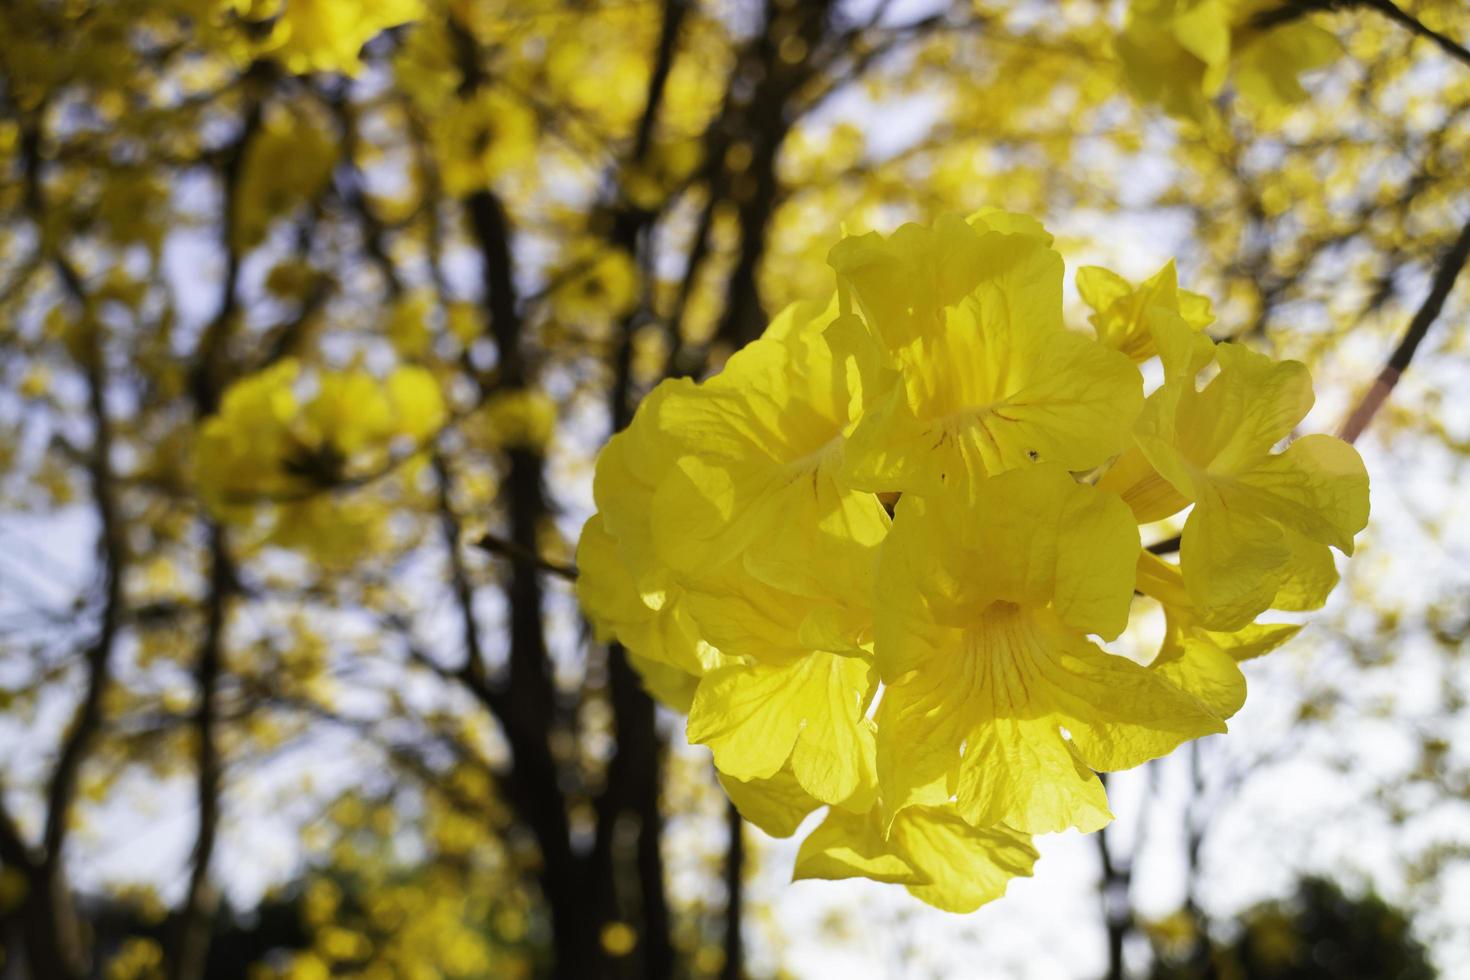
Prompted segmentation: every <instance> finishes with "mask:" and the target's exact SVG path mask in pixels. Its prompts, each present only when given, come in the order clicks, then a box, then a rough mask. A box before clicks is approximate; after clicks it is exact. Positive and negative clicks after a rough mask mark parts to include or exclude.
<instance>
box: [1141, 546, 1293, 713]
mask: <svg viewBox="0 0 1470 980" xmlns="http://www.w3.org/2000/svg"><path fill="white" fill-rule="evenodd" d="M1138 591H1139V592H1141V593H1142V594H1144V595H1146V596H1148V597H1150V598H1152V599H1155V600H1157V601H1158V602H1159V604H1160V605H1161V606H1162V607H1163V609H1164V640H1163V643H1162V645H1161V646H1160V647H1159V651H1158V653H1157V655H1156V656H1155V657H1154V659H1153V662H1152V663H1151V664H1149V668H1150V669H1151V670H1154V671H1157V672H1158V673H1160V674H1162V675H1163V676H1165V677H1167V678H1168V679H1169V681H1170V682H1171V683H1173V684H1174V685H1175V686H1176V687H1178V688H1179V689H1180V690H1182V691H1184V692H1185V693H1186V694H1189V695H1191V696H1192V697H1194V698H1195V699H1197V700H1198V701H1199V702H1200V703H1201V704H1202V705H1204V706H1205V708H1207V709H1208V710H1209V711H1210V713H1211V714H1213V715H1215V716H1216V717H1217V718H1220V719H1221V720H1224V719H1227V718H1229V717H1231V716H1232V715H1234V714H1235V712H1237V711H1239V710H1240V706H1241V705H1242V704H1244V703H1245V675H1244V674H1242V673H1241V672H1240V666H1239V664H1240V663H1241V662H1242V661H1246V660H1251V659H1253V658H1255V657H1260V656H1263V655H1265V654H1267V653H1269V652H1271V651H1272V650H1274V649H1276V648H1277V647H1279V646H1280V645H1281V644H1283V643H1285V642H1286V641H1287V640H1289V639H1291V638H1292V637H1293V636H1295V635H1296V634H1297V633H1298V632H1300V631H1301V624H1299V623H1250V624H1249V625H1247V626H1244V627H1242V628H1241V629H1239V630H1236V631H1234V632H1220V631H1216V630H1210V629H1206V628H1205V627H1203V626H1201V625H1200V622H1199V616H1198V614H1197V613H1196V612H1195V609H1194V604H1193V603H1192V602H1191V600H1190V598H1189V593H1188V591H1187V590H1186V589H1185V588H1184V577H1183V575H1181V574H1180V571H1179V568H1178V566H1177V565H1171V564H1169V563H1168V562H1166V561H1164V560H1163V559H1162V558H1159V557H1158V556H1157V555H1153V554H1150V553H1149V552H1147V551H1143V552H1140V553H1139V556H1138Z"/></svg>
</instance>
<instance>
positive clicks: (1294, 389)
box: [1136, 344, 1368, 630]
mask: <svg viewBox="0 0 1470 980" xmlns="http://www.w3.org/2000/svg"><path fill="white" fill-rule="evenodd" d="M1215 356H1216V359H1217V360H1218V362H1219V365H1220V373H1219V374H1218V375H1217V376H1216V377H1215V378H1214V380H1212V381H1211V382H1210V383H1209V385H1208V386H1206V387H1205V388H1204V390H1203V391H1200V390H1196V388H1195V384H1194V375H1193V372H1192V371H1191V370H1190V369H1189V368H1190V367H1191V366H1194V365H1196V364H1198V361H1197V360H1190V361H1187V362H1185V364H1184V365H1183V366H1182V367H1181V366H1180V365H1179V364H1178V362H1176V363H1175V366H1174V367H1173V368H1171V369H1170V370H1171V373H1172V374H1173V377H1172V378H1171V379H1170V380H1169V381H1168V382H1166V384H1165V385H1164V387H1163V388H1161V389H1159V390H1158V391H1157V392H1155V393H1154V394H1153V395H1151V396H1150V398H1149V404H1148V405H1147V407H1146V408H1145V410H1144V413H1143V415H1142V417H1141V418H1140V419H1139V424H1138V429H1137V433H1136V438H1137V442H1138V447H1139V449H1140V450H1141V451H1142V454H1143V455H1144V456H1145V457H1146V458H1147V460H1148V462H1149V464H1151V465H1152V467H1153V468H1154V469H1155V470H1156V471H1157V472H1158V474H1159V475H1160V476H1162V477H1163V479H1164V480H1166V481H1167V482H1168V483H1169V484H1170V485H1171V486H1172V487H1173V489H1174V490H1175V491H1177V492H1178V494H1179V495H1180V497H1181V498H1183V499H1184V500H1186V501H1189V502H1192V503H1193V504H1194V509H1193V510H1192V511H1191V512H1190V514H1189V517H1188V519H1187V520H1186V521H1185V524H1184V536H1183V541H1182V544H1181V547H1180V562H1181V566H1182V568H1183V570H1184V582H1185V585H1186V586H1187V588H1188V590H1189V595H1190V598H1191V600H1192V601H1193V603H1194V606H1195V608H1196V610H1197V611H1198V614H1199V617H1200V621H1201V622H1202V623H1203V624H1204V625H1206V626H1207V627H1208V628H1210V629H1214V630H1233V629H1237V628H1239V627H1242V626H1244V625H1246V624H1247V623H1249V622H1250V621H1251V620H1252V619H1254V618H1255V617H1256V616H1257V615H1258V614H1259V613H1261V612H1262V611H1263V610H1265V609H1267V608H1269V607H1270V606H1271V604H1272V602H1273V600H1274V599H1275V598H1276V596H1277V593H1278V592H1279V591H1280V590H1281V589H1282V588H1283V587H1284V586H1285V585H1286V583H1287V582H1288V581H1289V580H1290V579H1291V578H1292V577H1293V575H1294V574H1297V573H1296V571H1294V570H1295V569H1298V568H1299V567H1300V566H1301V565H1303V564H1306V565H1308V566H1312V567H1318V568H1320V567H1321V565H1322V564H1323V563H1324V562H1330V556H1328V554H1327V546H1328V545H1331V546H1333V547H1335V548H1337V549H1338V550H1339V551H1342V552H1343V553H1344V554H1352V550H1353V536H1354V535H1355V534H1357V532H1358V531H1361V530H1362V529H1363V527H1364V526H1365V525H1366V524H1367V522H1368V474H1367V472H1366V471H1365V470H1364V469H1363V461H1362V460H1361V459H1360V458H1359V456H1358V454H1357V452H1355V451H1354V450H1353V448H1352V447H1351V446H1349V445H1348V444H1347V443H1345V442H1343V441H1341V440H1340V439H1334V438H1332V437H1331V436H1325V435H1309V436H1303V437H1302V438H1300V439H1297V440H1296V441H1294V442H1292V443H1291V445H1290V446H1288V447H1287V448H1286V450H1285V451H1284V452H1281V453H1273V452H1272V451H1271V450H1272V449H1273V447H1275V445H1276V444H1277V443H1279V442H1281V441H1282V440H1283V439H1285V438H1286V437H1287V436H1288V435H1289V434H1290V432H1291V430H1292V428H1293V427H1294V426H1295V425H1296V424H1297V423H1298V422H1300V421H1301V420H1302V418H1303V417H1304V416H1305V415H1306V414H1307V411H1308V410H1309V409H1310V408H1311V406H1312V383H1311V378H1310V377H1309V375H1308V374H1307V369H1306V368H1305V367H1304V366H1303V365H1302V364H1300V363H1298V362H1296V361H1283V362H1274V361H1272V360H1270V359H1269V358H1267V357H1265V356H1264V355H1261V354H1257V353H1255V352H1253V351H1250V350H1247V349H1246V348H1244V347H1240V346H1238V345H1235V344H1222V345H1220V346H1218V347H1217V348H1215Z"/></svg>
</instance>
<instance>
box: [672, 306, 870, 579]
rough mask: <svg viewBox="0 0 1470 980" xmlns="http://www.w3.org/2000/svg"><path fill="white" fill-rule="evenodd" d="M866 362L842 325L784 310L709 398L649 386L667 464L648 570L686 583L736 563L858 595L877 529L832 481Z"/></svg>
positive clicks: (856, 339)
mask: <svg viewBox="0 0 1470 980" xmlns="http://www.w3.org/2000/svg"><path fill="white" fill-rule="evenodd" d="M876 356H877V351H876V350H875V349H874V348H872V346H871V338H870V337H869V335H868V334H867V332H866V331H865V330H864V329H863V328H862V325H861V324H860V323H859V322H858V321H856V320H855V319H854V318H852V317H838V318H835V319H833V318H831V317H830V316H828V315H826V313H825V312H823V311H822V310H821V309H820V308H819V307H811V306H797V307H793V308H791V309H789V310H787V311H786V312H785V313H783V314H782V315H781V316H780V317H778V318H777V319H776V320H775V321H774V322H773V323H772V325H771V327H770V328H769V329H768V330H767V332H766V333H765V335H763V336H762V337H761V338H760V339H759V340H757V341H755V342H754V343H752V344H750V345H749V346H748V347H746V348H745V349H744V350H742V351H740V352H739V353H737V354H736V355H735V356H733V357H732V358H730V361H729V362H728V363H727V364H726V365H725V368H724V370H723V371H721V372H720V374H719V375H717V376H716V377H715V378H714V379H713V380H712V381H710V382H709V383H708V384H706V385H703V386H695V385H693V384H689V383H684V384H679V383H669V382H666V383H665V385H664V386H661V387H667V388H668V391H667V393H666V395H665V397H664V399H663V401H662V402H661V404H660V408H659V413H658V416H657V418H658V427H659V432H660V435H661V437H662V438H663V440H665V443H666V449H665V450H664V451H666V452H671V453H674V454H676V457H677V458H676V461H675V463H674V466H673V468H672V470H671V471H670V472H669V474H668V475H667V476H666V477H665V478H664V479H663V481H662V482H661V483H660V484H659V486H658V488H657V490H656V491H655V492H654V495H653V499H652V501H651V504H650V506H651V507H652V508H653V510H654V512H656V513H657V514H658V520H657V521H656V522H655V523H654V525H653V538H654V544H655V547H656V549H657V552H658V555H659V558H660V559H661V560H662V561H663V562H665V563H666V564H667V565H668V566H669V567H671V568H673V569H675V570H678V571H679V572H681V573H683V574H686V575H694V574H698V573H701V572H707V571H708V570H710V569H712V568H718V567H720V566H722V565H724V564H726V563H727V562H730V561H732V560H734V559H736V558H737V556H738V557H739V560H740V562H741V564H742V566H743V568H744V569H745V571H746V572H748V573H749V574H751V575H753V576H755V577H756V578H758V579H760V580H762V581H764V582H766V583H767V584H769V585H771V586H774V587H777V588H780V589H783V590H786V591H789V592H793V593H797V594H802V595H811V596H825V595H830V594H833V593H834V592H836V593H838V594H849V595H860V594H863V589H864V588H865V587H866V583H867V582H868V581H870V579H869V578H868V576H869V575H870V569H871V566H872V562H873V559H874V555H875V553H876V549H877V546H878V544H879V543H880V542H881V541H882V539H883V536H884V535H885V534H886V533H887V530H888V515H887V514H886V513H885V512H884V510H883V507H882V505H881V504H880V503H879V502H878V499H877V498H876V497H875V496H873V495H872V494H870V493H863V492H861V491H856V490H851V489H849V488H848V487H847V486H846V485H845V484H844V483H843V482H842V481H841V480H839V472H840V470H841V465H842V458H843V446H844V440H845V437H846V434H847V432H848V430H849V429H850V427H851V425H852V424H853V422H854V421H855V420H856V419H857V418H858V417H859V415H860V414H861V413H862V411H863V409H864V407H865V404H866V402H867V400H868V399H869V398H871V397H872V393H873V388H874V387H875V386H876V385H881V384H882V383H883V380H884V379H883V376H882V374H881V372H880V371H879V370H878V368H877V361H876Z"/></svg>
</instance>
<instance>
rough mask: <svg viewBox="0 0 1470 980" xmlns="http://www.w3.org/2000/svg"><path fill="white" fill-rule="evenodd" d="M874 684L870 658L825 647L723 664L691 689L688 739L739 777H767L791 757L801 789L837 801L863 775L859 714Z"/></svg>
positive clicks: (865, 735)
mask: <svg viewBox="0 0 1470 980" xmlns="http://www.w3.org/2000/svg"><path fill="white" fill-rule="evenodd" d="M875 683H876V677H875V676H874V672H873V669H872V667H871V665H870V664H867V663H864V662H863V661H861V660H858V659H856V658H853V657H841V656H835V655H833V654H828V653H812V654H809V655H807V656H805V657H801V658H799V659H797V660H795V661H793V662H792V663H790V664H787V665H779V666H773V665H766V664H752V665H744V664H732V665H729V666H725V667H721V668H719V669H717V670H714V671H712V672H711V673H709V674H707V675H706V676H705V678H704V679H703V680H702V681H701V682H700V685H699V690H698V691H697V692H696V693H695V696H694V704H693V706H692V707H691V708H690V710H689V727H688V734H689V741H691V742H694V743H698V744H706V745H709V747H710V748H711V749H712V750H713V751H714V756H715V766H716V767H717V768H718V769H719V770H720V771H721V772H723V773H725V774H726V775H729V776H732V777H734V778H736V779H741V780H751V779H768V778H770V777H772V776H774V775H775V774H776V773H777V772H778V771H780V769H781V768H782V767H783V766H785V764H786V762H787V760H788V759H789V760H790V761H791V767H792V772H793V773H794V774H795V776H796V779H797V781H798V782H799V783H800V784H801V786H802V788H804V789H805V790H806V791H807V792H809V793H811V794H812V795H813V796H815V797H816V798H817V799H819V800H822V801H823V802H825V803H838V802H841V801H843V800H845V799H847V798H848V797H850V796H852V795H853V794H854V793H855V792H857V790H858V789H859V787H860V784H861V783H862V781H863V778H864V775H865V768H864V763H863V758H864V756H865V755H866V754H868V751H869V750H868V749H867V747H866V745H865V744H864V743H865V742H866V741H869V740H870V739H871V732H870V731H869V729H868V728H867V726H865V725H864V724H863V723H862V718H863V714H864V712H865V711H866V709H867V705H868V701H869V699H870V697H871V696H872V692H873V688H874V685H875Z"/></svg>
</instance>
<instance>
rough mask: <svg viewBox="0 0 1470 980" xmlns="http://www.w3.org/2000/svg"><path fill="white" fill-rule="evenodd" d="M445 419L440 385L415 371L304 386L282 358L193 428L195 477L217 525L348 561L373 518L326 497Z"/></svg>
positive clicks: (292, 364) (346, 376) (392, 458)
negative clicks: (249, 528) (258, 529)
mask: <svg viewBox="0 0 1470 980" xmlns="http://www.w3.org/2000/svg"><path fill="white" fill-rule="evenodd" d="M308 382H310V384H308ZM304 391H309V392H310V394H309V395H307V396H305V397H303V395H302V393H303V392H304ZM444 420H445V407H444V399H443V396H442V394H441V393H440V390H439V384H438V382H437V381H436V380H435V379H434V376H433V375H432V374H430V373H429V372H428V371H427V370H425V369H423V368H420V367H401V368H399V369H397V370H396V371H394V372H393V373H392V374H390V375H389V376H388V377H387V378H386V379H385V380H383V381H379V380H378V379H377V378H375V377H373V376H372V375H371V374H368V373H367V372H365V371H361V370H349V371H338V372H328V371H319V372H316V374H315V375H314V377H312V378H306V377H304V376H303V372H302V370H301V365H300V364H299V363H298V362H297V361H295V360H294V359H290V358H288V359H285V360H283V361H281V362H280V363H278V364H276V365H274V366H273V367H270V368H268V369H266V370H264V371H261V372H260V373H258V374H255V375H251V376H250V377H247V378H243V379H241V380H240V381H237V382H236V383H235V384H233V385H231V386H230V388H229V390H227V391H226V392H225V395H224V398H223V399H222V400H221V402H220V408H219V411H218V413H216V414H215V415H213V416H211V417H210V418H208V419H206V420H205V421H204V423H203V425H202V426H201V427H200V430H199V437H198V443H197V445H196V447H195V458H194V468H195V474H196V476H197V479H198V481H199V485H200V491H201V493H202V494H203V496H204V499H205V501H206V503H207V504H208V505H209V507H210V509H211V510H212V511H213V512H214V513H215V515H216V516H217V517H219V518H220V519H221V520H225V521H229V522H231V523H236V524H244V525H253V524H255V523H257V521H258V520H260V519H261V518H262V517H263V518H264V519H265V523H266V525H267V527H268V528H269V532H268V536H267V538H266V540H269V541H270V542H272V543H274V544H279V545H281V546H283V547H307V548H309V549H311V550H312V552H313V553H314V554H315V555H316V557H318V558H319V559H321V560H324V561H342V560H349V559H350V558H352V557H353V556H354V555H355V554H358V553H361V552H362V550H364V549H365V548H369V547H371V544H372V533H371V530H372V528H373V527H374V526H375V525H376V523H377V518H378V516H379V515H378V513H377V511H378V510H379V509H378V508H371V507H367V506H361V505H354V504H353V503H352V502H350V501H346V502H344V501H338V500H336V499H334V498H333V494H332V491H334V490H337V489H342V488H350V487H353V486H357V485H360V484H362V483H364V482H366V481H368V480H370V479H372V478H373V477H375V476H379V475H382V474H384V473H386V472H387V471H388V469H389V468H390V467H391V466H392V465H393V464H394V463H395V462H397V461H398V460H401V459H403V458H406V457H407V456H409V455H411V454H413V453H415V452H417V451H418V450H420V449H422V448H423V446H424V444H425V443H426V442H427V441H428V440H429V439H430V438H431V437H432V436H433V435H434V433H436V432H437V431H438V430H439V428H440V427H441V426H442V425H443V424H444Z"/></svg>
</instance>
